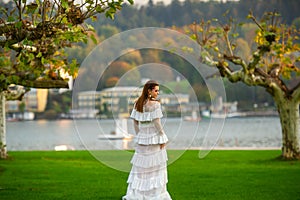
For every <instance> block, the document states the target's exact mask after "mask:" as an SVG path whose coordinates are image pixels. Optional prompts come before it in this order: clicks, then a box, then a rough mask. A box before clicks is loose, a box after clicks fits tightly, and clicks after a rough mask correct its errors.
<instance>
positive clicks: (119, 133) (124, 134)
mask: <svg viewBox="0 0 300 200" xmlns="http://www.w3.org/2000/svg"><path fill="white" fill-rule="evenodd" d="M133 137H134V136H133V135H132V134H129V133H128V127H127V119H126V118H122V119H117V120H116V128H115V131H112V132H111V133H110V134H99V135H98V139H99V140H107V139H108V140H123V139H128V140H131V139H132V138H133Z"/></svg>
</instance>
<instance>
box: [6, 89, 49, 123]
mask: <svg viewBox="0 0 300 200" xmlns="http://www.w3.org/2000/svg"><path fill="white" fill-rule="evenodd" d="M47 97H48V90H47V89H35V88H32V89H31V90H30V91H29V92H27V93H26V94H25V95H24V97H23V99H22V101H17V100H16V101H6V104H5V109H6V112H7V114H8V119H28V120H32V119H34V112H43V111H45V109H46V105H47Z"/></svg>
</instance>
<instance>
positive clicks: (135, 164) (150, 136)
mask: <svg viewBox="0 0 300 200" xmlns="http://www.w3.org/2000/svg"><path fill="white" fill-rule="evenodd" d="M158 94H159V84H158V83H157V82H156V81H153V80H150V81H148V82H147V83H146V84H145V85H144V88H143V91H142V94H141V96H140V97H139V98H138V100H137V101H136V103H135V105H134V108H133V110H132V113H131V115H130V117H131V118H133V120H134V129H135V132H136V134H137V136H136V148H135V153H134V155H133V157H132V159H131V164H132V169H131V171H130V174H129V177H128V180H127V183H128V188H127V193H126V195H125V196H123V198H122V200H171V197H170V195H169V193H168V191H167V186H166V185H167V182H168V178H167V159H168V158H167V152H166V148H165V146H166V143H167V142H168V138H167V136H166V134H165V132H164V130H163V128H162V125H161V122H160V118H162V116H163V115H162V111H161V105H160V103H159V101H157V100H156V97H157V95H158Z"/></svg>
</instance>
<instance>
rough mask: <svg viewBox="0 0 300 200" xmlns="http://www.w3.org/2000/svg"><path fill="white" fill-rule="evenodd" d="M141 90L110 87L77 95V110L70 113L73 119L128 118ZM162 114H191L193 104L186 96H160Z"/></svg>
mask: <svg viewBox="0 0 300 200" xmlns="http://www.w3.org/2000/svg"><path fill="white" fill-rule="evenodd" d="M142 90H143V89H142V88H138V87H122V86H118V87H112V88H106V89H104V90H101V91H84V92H80V93H78V99H77V100H78V102H77V103H78V109H76V110H72V111H71V117H73V118H95V117H99V118H111V117H129V115H130V112H131V110H132V108H133V105H134V102H135V101H136V99H137V98H138V97H139V96H140V94H141V92H142ZM159 99H160V102H161V104H162V107H163V110H164V112H166V113H168V115H169V116H177V115H180V114H182V113H186V112H191V111H192V110H193V109H194V106H195V105H194V104H191V103H190V102H189V95H188V94H160V95H159Z"/></svg>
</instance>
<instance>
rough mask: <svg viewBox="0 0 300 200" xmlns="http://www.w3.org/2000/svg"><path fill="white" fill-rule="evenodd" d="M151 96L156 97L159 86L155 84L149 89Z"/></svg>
mask: <svg viewBox="0 0 300 200" xmlns="http://www.w3.org/2000/svg"><path fill="white" fill-rule="evenodd" d="M149 93H150V95H151V97H152V98H154V99H156V98H157V96H158V94H159V86H155V87H154V88H153V89H152V90H149Z"/></svg>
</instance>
